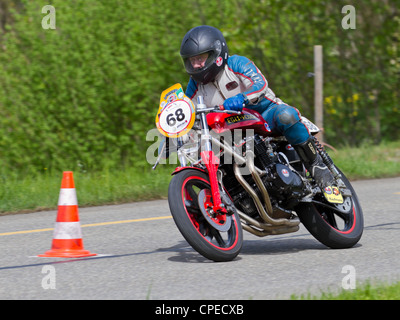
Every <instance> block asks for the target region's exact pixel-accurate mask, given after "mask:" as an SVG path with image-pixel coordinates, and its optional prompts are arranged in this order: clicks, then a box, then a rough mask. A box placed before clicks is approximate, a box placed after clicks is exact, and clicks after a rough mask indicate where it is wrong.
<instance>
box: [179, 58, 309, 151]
mask: <svg viewBox="0 0 400 320" xmlns="http://www.w3.org/2000/svg"><path fill="white" fill-rule="evenodd" d="M240 93H242V94H243V95H244V97H245V106H246V108H249V109H253V110H256V111H257V112H259V113H260V114H261V115H262V116H263V118H264V119H265V120H266V121H267V123H268V124H269V126H270V128H271V130H272V132H274V133H277V134H280V135H284V136H285V137H286V139H287V140H288V141H289V143H291V144H292V145H296V144H300V143H303V142H305V141H306V140H307V139H308V138H309V137H310V133H309V132H308V129H307V127H306V126H305V125H304V124H303V123H302V122H301V119H300V112H299V111H298V110H297V109H296V108H294V107H291V106H289V105H287V104H285V103H284V102H283V101H282V100H281V99H279V98H278V97H276V96H275V93H274V92H273V91H272V90H271V89H270V88H269V87H268V82H267V80H266V79H265V77H264V75H263V74H262V73H261V72H260V70H259V69H258V68H257V67H256V66H255V64H254V63H253V62H252V61H250V60H249V59H248V58H246V57H243V56H238V55H233V56H230V57H229V58H228V61H227V64H226V65H225V68H224V69H223V71H221V72H220V73H219V74H218V75H217V77H216V78H215V80H214V81H213V82H209V83H207V84H206V85H203V84H199V83H197V82H196V81H194V80H193V79H192V78H191V79H190V81H189V84H188V86H187V88H186V95H187V96H188V97H189V98H191V99H192V100H193V101H194V102H197V96H198V95H201V96H203V98H204V102H205V104H206V105H207V106H215V105H222V104H223V103H224V101H225V100H226V99H228V98H230V97H233V96H235V95H237V94H240Z"/></svg>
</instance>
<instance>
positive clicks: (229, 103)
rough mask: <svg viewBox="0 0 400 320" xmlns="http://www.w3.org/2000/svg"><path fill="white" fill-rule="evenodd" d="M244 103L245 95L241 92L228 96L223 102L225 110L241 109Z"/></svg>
mask: <svg viewBox="0 0 400 320" xmlns="http://www.w3.org/2000/svg"><path fill="white" fill-rule="evenodd" d="M244 103H245V97H244V95H243V94H242V93H239V94H237V95H236V96H233V97H231V98H228V99H226V100H225V102H224V108H225V110H235V111H242V109H243V106H244Z"/></svg>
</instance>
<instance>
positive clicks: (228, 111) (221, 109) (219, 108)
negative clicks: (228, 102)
mask: <svg viewBox="0 0 400 320" xmlns="http://www.w3.org/2000/svg"><path fill="white" fill-rule="evenodd" d="M214 109H215V110H216V111H217V112H218V111H221V112H225V113H234V114H242V112H241V111H236V110H225V108H224V106H223V105H222V104H221V105H219V106H215V107H214Z"/></svg>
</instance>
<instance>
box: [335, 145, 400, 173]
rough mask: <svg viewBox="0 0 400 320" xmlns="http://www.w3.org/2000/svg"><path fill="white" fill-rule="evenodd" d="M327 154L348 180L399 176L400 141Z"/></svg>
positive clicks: (347, 148)
mask: <svg viewBox="0 0 400 320" xmlns="http://www.w3.org/2000/svg"><path fill="white" fill-rule="evenodd" d="M327 150H328V153H329V154H330V156H331V157H332V159H333V160H334V162H335V164H336V165H337V167H338V168H340V169H341V170H342V171H343V172H344V173H345V174H346V176H347V177H348V178H350V180H355V179H376V178H386V177H393V176H399V175H400V141H396V142H386V143H382V144H380V145H375V146H374V145H372V146H371V145H363V146H361V147H359V148H351V147H346V148H341V149H339V150H338V151H337V152H334V151H332V150H330V149H329V148H327Z"/></svg>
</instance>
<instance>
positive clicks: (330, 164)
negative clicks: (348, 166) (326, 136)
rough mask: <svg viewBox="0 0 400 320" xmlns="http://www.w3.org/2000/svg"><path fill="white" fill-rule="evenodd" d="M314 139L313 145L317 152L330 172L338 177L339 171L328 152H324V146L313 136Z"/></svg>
mask: <svg viewBox="0 0 400 320" xmlns="http://www.w3.org/2000/svg"><path fill="white" fill-rule="evenodd" d="M314 141H315V146H316V147H317V150H318V153H319V155H320V156H321V158H322V160H323V161H324V163H325V164H326V166H327V167H328V168H329V170H331V172H332V174H333V175H334V177H335V178H340V177H341V176H340V173H339V171H338V170H337V169H336V167H335V165H334V163H333V160H332V158H331V157H330V156H329V154H328V152H326V150H325V148H324V147H323V146H322V145H321V143H320V142H319V141H318V139H317V138H316V137H314Z"/></svg>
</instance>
